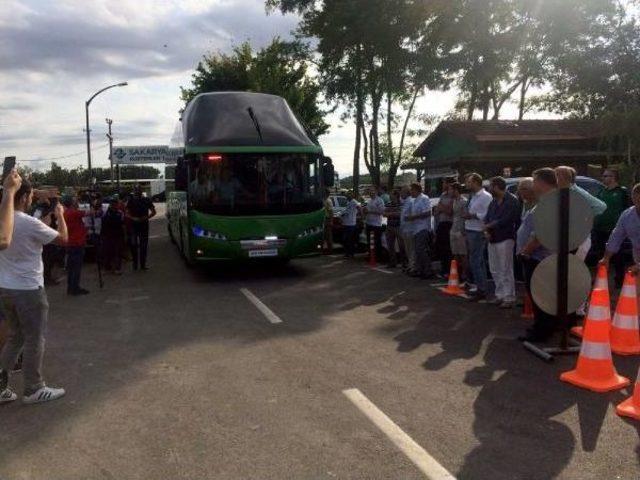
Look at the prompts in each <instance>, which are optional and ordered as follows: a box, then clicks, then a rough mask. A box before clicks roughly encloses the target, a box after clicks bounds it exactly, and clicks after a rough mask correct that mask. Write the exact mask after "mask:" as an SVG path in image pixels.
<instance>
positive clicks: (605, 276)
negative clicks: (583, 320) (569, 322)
mask: <svg viewBox="0 0 640 480" xmlns="http://www.w3.org/2000/svg"><path fill="white" fill-rule="evenodd" d="M593 289H594V290H604V291H605V292H606V293H607V302H608V304H609V305H611V298H610V297H609V272H607V267H606V265H603V264H600V265H598V273H597V274H596V281H595V283H594V284H593ZM571 333H572V334H573V335H575V336H576V337H579V338H582V334H583V333H584V327H573V328H572V329H571Z"/></svg>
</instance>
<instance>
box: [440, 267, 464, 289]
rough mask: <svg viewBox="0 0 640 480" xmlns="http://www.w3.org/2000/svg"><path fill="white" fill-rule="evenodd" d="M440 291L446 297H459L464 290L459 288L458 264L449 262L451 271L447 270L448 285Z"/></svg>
mask: <svg viewBox="0 0 640 480" xmlns="http://www.w3.org/2000/svg"><path fill="white" fill-rule="evenodd" d="M442 291H443V292H444V293H446V294H447V295H461V294H463V293H464V290H463V289H462V288H460V281H459V277H458V262H456V261H455V260H451V269H450V270H449V284H448V285H447V286H446V288H443V289H442Z"/></svg>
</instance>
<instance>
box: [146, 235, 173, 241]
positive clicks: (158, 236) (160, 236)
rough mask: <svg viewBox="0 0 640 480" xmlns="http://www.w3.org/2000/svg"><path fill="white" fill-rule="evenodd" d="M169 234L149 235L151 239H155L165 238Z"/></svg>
mask: <svg viewBox="0 0 640 480" xmlns="http://www.w3.org/2000/svg"><path fill="white" fill-rule="evenodd" d="M168 236H169V235H167V234H165V235H149V240H153V239H154V238H164V237H168Z"/></svg>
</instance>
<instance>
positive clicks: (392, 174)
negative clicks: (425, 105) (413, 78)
mask: <svg viewBox="0 0 640 480" xmlns="http://www.w3.org/2000/svg"><path fill="white" fill-rule="evenodd" d="M420 90H421V88H420V87H416V89H415V91H414V92H413V98H412V99H411V104H410V105H409V110H408V111H407V116H406V118H405V119H404V125H403V126H402V134H401V135H400V145H398V156H397V157H396V158H395V159H393V157H392V159H391V165H390V166H389V178H388V179H387V187H388V189H389V191H391V190H393V186H394V184H395V180H396V175H397V173H398V168H399V167H400V163H401V162H402V153H403V150H404V140H405V138H406V135H407V127H408V126H409V120H411V115H412V113H413V108H414V107H415V104H416V100H417V99H418V94H419V93H420Z"/></svg>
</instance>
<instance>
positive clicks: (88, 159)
mask: <svg viewBox="0 0 640 480" xmlns="http://www.w3.org/2000/svg"><path fill="white" fill-rule="evenodd" d="M92 99H93V98H92ZM90 103H91V100H89V101H86V102H84V113H85V119H86V121H87V126H86V128H85V132H86V133H87V169H88V170H89V183H91V177H92V176H93V171H92V169H91V136H90V135H91V132H90V130H89V104H90Z"/></svg>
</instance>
